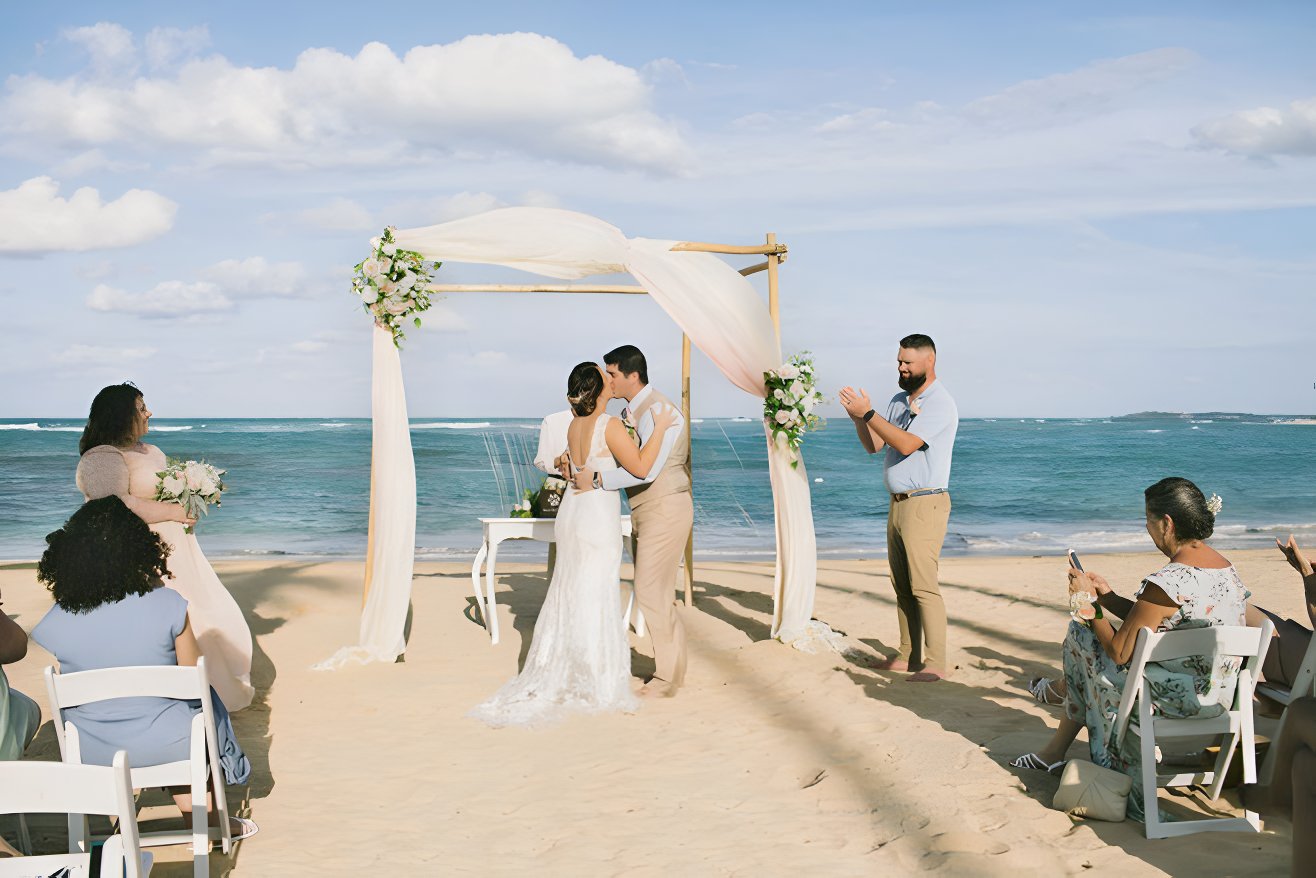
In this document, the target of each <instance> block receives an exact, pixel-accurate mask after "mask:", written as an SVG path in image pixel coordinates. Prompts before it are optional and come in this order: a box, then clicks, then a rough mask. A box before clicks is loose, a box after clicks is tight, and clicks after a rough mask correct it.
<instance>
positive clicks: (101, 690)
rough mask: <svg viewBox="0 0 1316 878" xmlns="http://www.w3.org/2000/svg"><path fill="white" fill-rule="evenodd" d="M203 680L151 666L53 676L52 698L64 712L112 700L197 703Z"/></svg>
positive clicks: (188, 671) (192, 671)
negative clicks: (173, 700)
mask: <svg viewBox="0 0 1316 878" xmlns="http://www.w3.org/2000/svg"><path fill="white" fill-rule="evenodd" d="M202 691H203V690H202V689H201V685H200V678H199V676H198V674H197V669H196V668H194V667H179V666H177V665H172V666H170V665H151V666H143V667H130V668H103V669H101V670H96V671H79V672H78V673H76V674H54V675H53V697H54V698H55V699H56V702H57V703H56V705H54V706H57V707H58V708H59V709H61V710H63V709H64V708H68V707H78V706H80V705H83V704H92V703H95V702H97V701H108V700H110V699H111V698H134V697H142V696H148V697H155V698H178V699H195V698H200V697H201V695H202Z"/></svg>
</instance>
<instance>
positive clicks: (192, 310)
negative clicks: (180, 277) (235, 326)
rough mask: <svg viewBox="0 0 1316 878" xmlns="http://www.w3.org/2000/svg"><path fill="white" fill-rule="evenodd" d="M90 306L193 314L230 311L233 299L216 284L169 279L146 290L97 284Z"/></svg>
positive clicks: (157, 313)
mask: <svg viewBox="0 0 1316 878" xmlns="http://www.w3.org/2000/svg"><path fill="white" fill-rule="evenodd" d="M87 306H88V307H89V308H91V309H92V310H93V311H122V312H125V313H128V314H138V315H141V316H143V317H190V316H194V315H198V314H209V313H215V312H218V311H229V310H231V309H232V308H233V301H232V300H231V299H229V298H228V297H227V296H225V295H224V293H223V292H222V291H221V290H220V288H219V287H218V286H217V285H215V284H213V283H208V282H206V281H198V282H196V283H183V282H182V281H177V280H167V281H163V282H161V283H158V284H156V285H155V286H154V287H152V288H151V289H149V290H147V291H146V292H144V293H132V292H128V291H127V290H121V289H119V288H117V287H112V286H109V285H108V284H97V285H96V288H95V289H93V290H92V291H91V295H90V296H88V297H87Z"/></svg>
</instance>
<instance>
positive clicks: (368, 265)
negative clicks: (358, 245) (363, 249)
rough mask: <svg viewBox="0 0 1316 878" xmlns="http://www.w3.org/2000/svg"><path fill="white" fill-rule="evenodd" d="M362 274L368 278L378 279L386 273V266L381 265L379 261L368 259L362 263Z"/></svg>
mask: <svg viewBox="0 0 1316 878" xmlns="http://www.w3.org/2000/svg"><path fill="white" fill-rule="evenodd" d="M361 272H362V273H363V274H364V275H365V276H366V277H378V276H379V275H380V274H382V273H383V272H384V266H383V265H381V264H380V262H379V260H378V259H373V258H372V259H367V260H366V261H365V262H362V263H361Z"/></svg>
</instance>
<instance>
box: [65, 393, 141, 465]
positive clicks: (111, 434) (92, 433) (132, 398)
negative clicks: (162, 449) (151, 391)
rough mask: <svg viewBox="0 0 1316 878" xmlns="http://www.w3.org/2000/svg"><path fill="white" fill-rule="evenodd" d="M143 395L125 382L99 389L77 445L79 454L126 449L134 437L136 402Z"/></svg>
mask: <svg viewBox="0 0 1316 878" xmlns="http://www.w3.org/2000/svg"><path fill="white" fill-rule="evenodd" d="M141 395H142V392H141V391H140V390H138V389H137V387H136V385H134V384H132V383H131V382H127V381H125V382H124V383H123V384H111V385H110V386H109V387H103V388H101V392H100V393H98V394H96V398H95V399H93V400H92V401H91V412H90V413H89V414H88V415H87V426H86V427H84V428H83V429H82V439H80V440H79V441H78V454H79V455H82V454H86V453H87V450H88V449H89V448H95V447H96V446H97V445H126V444H128V443H129V442H131V441H132V440H133V439H134V438H135V437H134V436H133V425H134V424H135V423H136V421H137V400H138V399H139V398H140V397H141Z"/></svg>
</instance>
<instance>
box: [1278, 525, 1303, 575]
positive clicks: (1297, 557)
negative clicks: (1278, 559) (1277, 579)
mask: <svg viewBox="0 0 1316 878" xmlns="http://www.w3.org/2000/svg"><path fill="white" fill-rule="evenodd" d="M1275 545H1276V546H1278V547H1279V550H1280V551H1281V552H1283V553H1284V560H1286V561H1288V562H1289V564H1290V565H1291V566H1292V567H1293V569H1294V570H1296V571H1298V573H1300V574H1301V575H1302V576H1304V577H1305V576H1311V573H1312V566H1311V561H1309V560H1307V556H1306V555H1304V554H1302V547H1301V546H1299V545H1298V541H1297V540H1295V539H1294V538H1293V534H1289V541H1288V542H1287V543H1281V542H1280V541H1279V537H1276V538H1275Z"/></svg>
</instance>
